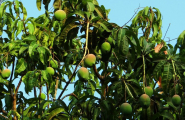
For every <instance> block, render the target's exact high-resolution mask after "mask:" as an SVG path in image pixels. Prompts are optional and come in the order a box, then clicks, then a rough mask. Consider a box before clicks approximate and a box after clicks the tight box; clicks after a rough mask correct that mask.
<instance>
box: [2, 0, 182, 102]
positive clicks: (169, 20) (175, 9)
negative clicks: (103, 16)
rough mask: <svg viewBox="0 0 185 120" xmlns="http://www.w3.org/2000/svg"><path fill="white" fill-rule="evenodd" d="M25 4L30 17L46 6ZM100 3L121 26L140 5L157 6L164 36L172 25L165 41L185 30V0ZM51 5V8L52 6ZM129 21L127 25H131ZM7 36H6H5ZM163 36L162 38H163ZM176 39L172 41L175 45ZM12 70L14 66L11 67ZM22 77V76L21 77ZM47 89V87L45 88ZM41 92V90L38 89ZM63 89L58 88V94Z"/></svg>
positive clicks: (28, 0)
mask: <svg viewBox="0 0 185 120" xmlns="http://www.w3.org/2000/svg"><path fill="white" fill-rule="evenodd" d="M11 1H12V0H11ZM21 1H22V2H23V5H24V6H25V8H26V10H27V15H28V17H38V16H39V15H41V14H44V12H45V11H44V6H42V8H41V11H38V9H37V7H36V0H21ZM51 1H52V2H51V3H50V7H51V6H52V3H53V0H51ZM98 2H99V4H100V5H104V6H105V8H106V9H111V10H110V13H109V19H110V22H114V23H116V24H118V25H120V26H122V25H124V24H125V23H126V22H128V21H129V19H130V18H131V17H132V16H133V15H134V13H135V12H134V11H135V10H136V9H137V8H138V7H139V6H140V7H141V9H140V10H142V9H143V8H144V7H146V6H151V7H156V8H158V9H159V10H160V11H161V13H162V19H163V20H162V22H163V24H162V32H163V37H164V34H165V32H166V30H167V28H168V26H169V24H171V25H170V28H169V30H168V32H167V34H166V37H165V39H164V40H165V41H168V40H169V39H174V38H177V37H178V36H179V35H180V33H181V32H182V31H183V30H185V15H184V13H185V9H184V5H185V1H182V0H179V1H178V2H177V1H175V0H174V1H170V0H168V1H167V0H155V1H154V0H98ZM50 7H49V8H50ZM130 24H131V22H129V23H128V24H127V25H130ZM3 37H5V36H3ZM163 37H162V38H163ZM175 43H176V40H173V41H171V42H170V44H172V45H173V46H174V45H175ZM9 69H10V70H11V69H12V67H9ZM19 78H20V77H19ZM18 81H19V79H17V80H15V82H14V83H15V85H16V86H17V84H18ZM19 90H20V91H24V85H23V83H22V84H21V87H20V89H19ZM68 90H69V91H67V92H65V93H64V95H66V94H69V93H71V92H73V85H70V86H69V87H68ZM43 91H45V88H44V89H43ZM38 92H39V91H38ZM60 92H61V91H60V90H58V94H57V96H59V93H60ZM25 96H26V97H28V98H30V97H33V92H32V93H30V94H29V95H27V94H26V93H25ZM64 101H65V102H66V103H68V97H66V98H65V99H64Z"/></svg>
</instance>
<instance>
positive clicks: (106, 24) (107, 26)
mask: <svg viewBox="0 0 185 120" xmlns="http://www.w3.org/2000/svg"><path fill="white" fill-rule="evenodd" d="M97 24H99V25H100V26H101V27H103V28H104V29H105V30H106V31H107V32H111V30H112V28H113V27H112V25H111V24H110V23H109V22H107V21H105V20H103V19H100V20H99V21H97Z"/></svg>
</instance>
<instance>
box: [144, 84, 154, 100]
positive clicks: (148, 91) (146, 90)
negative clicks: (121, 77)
mask: <svg viewBox="0 0 185 120" xmlns="http://www.w3.org/2000/svg"><path fill="white" fill-rule="evenodd" d="M145 93H146V94H147V95H148V96H149V97H151V96H152V95H153V89H152V88H151V87H150V86H147V87H145Z"/></svg>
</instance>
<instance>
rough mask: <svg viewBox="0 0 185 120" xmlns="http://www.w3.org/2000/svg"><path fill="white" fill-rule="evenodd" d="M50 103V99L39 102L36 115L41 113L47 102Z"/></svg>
mask: <svg viewBox="0 0 185 120" xmlns="http://www.w3.org/2000/svg"><path fill="white" fill-rule="evenodd" d="M51 103H52V101H48V100H43V101H42V102H41V104H40V105H39V109H38V115H42V111H43V109H45V108H46V106H47V105H48V104H51Z"/></svg>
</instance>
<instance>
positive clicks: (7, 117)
mask: <svg viewBox="0 0 185 120" xmlns="http://www.w3.org/2000/svg"><path fill="white" fill-rule="evenodd" d="M0 115H1V116H2V117H4V118H5V119H8V120H9V118H8V117H6V116H4V115H2V114H0Z"/></svg>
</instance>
